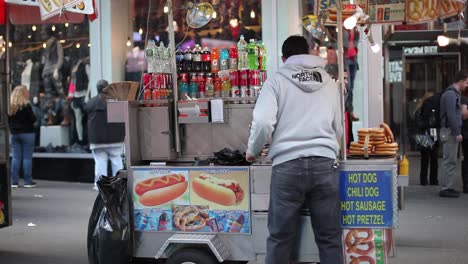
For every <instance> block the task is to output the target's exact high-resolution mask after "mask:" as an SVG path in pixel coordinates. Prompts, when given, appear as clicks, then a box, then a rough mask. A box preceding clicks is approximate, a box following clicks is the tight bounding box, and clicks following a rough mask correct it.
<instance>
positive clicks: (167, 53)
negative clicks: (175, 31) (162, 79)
mask: <svg viewBox="0 0 468 264" xmlns="http://www.w3.org/2000/svg"><path fill="white" fill-rule="evenodd" d="M171 57H172V52H171V48H170V47H167V48H165V47H164V46H163V47H162V63H161V65H162V66H163V69H162V71H161V72H164V73H171Z"/></svg>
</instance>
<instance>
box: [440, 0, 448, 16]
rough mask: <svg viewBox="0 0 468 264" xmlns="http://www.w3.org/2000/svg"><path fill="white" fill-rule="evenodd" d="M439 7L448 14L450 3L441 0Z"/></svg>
mask: <svg viewBox="0 0 468 264" xmlns="http://www.w3.org/2000/svg"><path fill="white" fill-rule="evenodd" d="M440 6H441V7H442V10H444V12H445V13H448V12H449V11H450V1H448V0H441V1H440Z"/></svg>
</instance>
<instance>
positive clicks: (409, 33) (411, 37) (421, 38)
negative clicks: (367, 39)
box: [384, 29, 468, 44]
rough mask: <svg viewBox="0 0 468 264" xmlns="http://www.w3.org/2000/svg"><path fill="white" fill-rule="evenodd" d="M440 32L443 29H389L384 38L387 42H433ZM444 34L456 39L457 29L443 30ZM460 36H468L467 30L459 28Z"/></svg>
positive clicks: (441, 32)
mask: <svg viewBox="0 0 468 264" xmlns="http://www.w3.org/2000/svg"><path fill="white" fill-rule="evenodd" d="M442 34H444V31H443V30H405V31H392V30H389V31H388V32H387V34H386V35H385V38H384V40H385V43H387V44H411V43H435V41H436V40H437V36H439V35H442ZM445 35H446V36H447V37H449V38H454V39H456V38H457V37H458V30H448V31H447V32H445ZM460 36H461V37H462V38H466V37H468V30H467V29H463V30H461V31H460Z"/></svg>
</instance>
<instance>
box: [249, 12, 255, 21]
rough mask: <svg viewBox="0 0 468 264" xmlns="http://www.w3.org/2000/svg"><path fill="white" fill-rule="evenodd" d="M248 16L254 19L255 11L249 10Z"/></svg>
mask: <svg viewBox="0 0 468 264" xmlns="http://www.w3.org/2000/svg"><path fill="white" fill-rule="evenodd" d="M250 18H252V19H254V18H255V11H253V10H252V11H250Z"/></svg>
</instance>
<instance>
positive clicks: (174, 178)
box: [135, 174, 188, 206]
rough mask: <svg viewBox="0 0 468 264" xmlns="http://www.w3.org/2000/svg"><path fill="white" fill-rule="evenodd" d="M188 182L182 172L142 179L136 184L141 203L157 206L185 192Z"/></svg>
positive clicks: (136, 191)
mask: <svg viewBox="0 0 468 264" xmlns="http://www.w3.org/2000/svg"><path fill="white" fill-rule="evenodd" d="M187 187H188V182H187V181H186V180H185V177H184V176H183V175H182V174H170V175H164V176H161V177H155V178H151V179H147V180H144V181H141V182H139V183H137V184H136V185H135V193H136V194H137V195H138V196H139V201H140V204H142V205H144V206H157V205H161V204H165V203H167V202H170V201H172V200H174V199H176V198H178V197H179V196H181V195H182V194H184V193H185V191H186V190H187Z"/></svg>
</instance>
